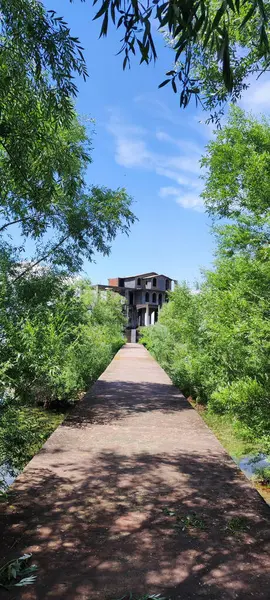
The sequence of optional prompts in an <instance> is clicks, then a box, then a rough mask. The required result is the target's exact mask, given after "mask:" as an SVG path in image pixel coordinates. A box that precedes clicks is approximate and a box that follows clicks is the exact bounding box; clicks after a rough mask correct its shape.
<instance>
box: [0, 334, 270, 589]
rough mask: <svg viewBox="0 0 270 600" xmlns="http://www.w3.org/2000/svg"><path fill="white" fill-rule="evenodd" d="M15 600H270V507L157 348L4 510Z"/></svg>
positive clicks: (125, 370) (127, 362)
mask: <svg viewBox="0 0 270 600" xmlns="http://www.w3.org/2000/svg"><path fill="white" fill-rule="evenodd" d="M0 508H1V511H2V515H1V520H0V528H1V538H2V544H1V550H0V558H1V563H0V564H3V563H4V562H5V561H6V560H9V559H11V558H13V557H17V556H19V555H21V554H22V553H23V552H28V551H30V552H32V553H33V558H34V562H35V563H36V564H38V572H37V574H38V576H37V581H36V584H35V585H33V586H29V587H28V588H17V590H16V588H13V589H12V591H10V592H7V591H5V590H2V591H1V592H0V595H1V598H2V597H3V598H7V600H13V599H15V598H16V599H17V598H22V599H24V600H45V599H46V600H60V599H61V600H62V599H65V600H79V599H80V600H114V599H118V598H121V597H122V596H124V595H125V594H128V593H129V592H131V591H132V592H133V594H134V597H135V598H139V597H140V596H142V595H144V594H150V593H152V594H153V593H160V594H162V596H164V597H166V598H171V599H176V598H177V599H179V600H191V599H196V600H198V599H200V598H205V599H206V600H234V599H239V600H269V599H270V527H269V516H270V510H269V508H268V506H267V505H266V503H265V502H264V501H263V499H262V498H261V497H260V496H259V494H258V493H257V491H256V490H255V489H254V488H253V487H252V486H251V484H250V482H249V481H248V480H247V479H246V478H245V476H244V475H243V474H242V473H241V472H240V471H239V469H238V468H237V467H236V465H235V464H234V462H233V461H232V460H231V459H230V457H229V456H228V454H227V453H226V452H225V450H224V449H223V448H222V446H221V445H220V443H219V442H218V440H217V439H216V438H215V436H214V435H213V434H212V432H211V431H210V430H209V429H208V428H207V426H206V425H205V423H204V422H203V421H202V419H201V417H200V416H199V415H198V414H197V413H196V411H195V410H193V408H192V407H191V406H190V404H189V403H188V402H187V401H186V400H185V398H184V397H183V396H182V395H181V393H180V392H179V390H178V389H176V388H175V387H174V386H173V385H172V383H171V382H170V380H169V378H168V376H167V375H166V374H165V372H164V371H163V370H162V369H161V368H160V367H159V365H158V364H157V363H156V362H155V360H154V359H153V358H152V357H151V356H150V355H149V353H148V352H147V351H146V350H145V349H144V348H143V347H142V346H140V345H138V344H134V345H133V344H127V345H126V346H124V348H123V349H122V350H120V352H119V353H118V354H117V355H116V357H115V358H114V360H113V361H112V363H111V364H110V365H109V367H108V368H107V370H106V371H105V372H104V373H103V375H102V376H101V377H100V379H99V380H98V381H97V383H96V384H95V385H94V386H93V387H92V389H91V390H90V391H89V393H88V394H87V395H86V396H85V398H84V399H83V401H82V402H81V403H80V404H79V405H78V406H77V407H76V408H75V409H74V411H73V412H72V413H71V414H70V415H69V417H68V418H67V419H66V420H65V421H64V423H63V424H62V425H61V426H60V427H58V429H57V430H56V431H55V432H54V433H53V435H52V436H51V437H50V438H49V440H48V441H47V442H46V444H45V445H44V447H43V448H42V450H41V451H40V452H39V453H38V454H37V455H36V456H35V457H34V458H33V459H32V461H31V462H30V463H29V464H28V465H27V467H26V468H25V470H24V472H23V473H22V474H21V475H20V476H19V477H18V478H17V480H16V482H15V484H14V486H13V491H12V503H11V506H9V507H8V506H5V505H1V507H0Z"/></svg>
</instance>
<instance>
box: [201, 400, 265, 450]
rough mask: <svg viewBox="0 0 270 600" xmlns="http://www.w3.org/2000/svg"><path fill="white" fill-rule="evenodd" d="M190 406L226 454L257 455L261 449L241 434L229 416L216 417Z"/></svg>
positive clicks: (236, 424)
mask: <svg viewBox="0 0 270 600" xmlns="http://www.w3.org/2000/svg"><path fill="white" fill-rule="evenodd" d="M192 406H193V407H194V408H195V409H196V410H198V412H199V413H200V416H201V417H202V418H203V420H204V421H205V423H206V424H207V425H208V427H209V428H210V429H212V431H213V432H214V434H215V436H216V437H217V439H218V440H219V441H220V443H221V444H222V446H223V447H224V448H225V450H227V452H228V453H229V454H230V455H231V456H233V457H235V458H241V457H242V456H246V455H249V454H258V453H259V452H260V451H261V450H262V447H261V446H260V445H259V444H258V443H256V442H255V441H254V440H251V439H248V438H247V437H245V436H243V433H242V434H241V429H240V428H239V422H237V421H236V420H233V419H232V417H231V416H229V415H216V414H213V413H211V412H209V411H208V410H207V408H205V407H200V406H198V405H196V403H193V402H192Z"/></svg>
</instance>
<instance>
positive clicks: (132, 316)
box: [97, 272, 174, 329]
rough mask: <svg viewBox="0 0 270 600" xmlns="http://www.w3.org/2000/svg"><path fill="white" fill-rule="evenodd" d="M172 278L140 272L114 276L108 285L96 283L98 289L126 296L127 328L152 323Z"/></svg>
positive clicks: (172, 281)
mask: <svg viewBox="0 0 270 600" xmlns="http://www.w3.org/2000/svg"><path fill="white" fill-rule="evenodd" d="M173 283H174V280H173V279H171V278H170V277H168V276H167V275H159V274H158V273H155V272H152V273H141V274H140V275H131V276H130V277H116V278H114V279H109V280H108V285H98V286H97V288H98V290H112V291H115V292H118V293H119V294H121V295H122V296H124V297H125V298H126V307H127V317H128V328H129V329H136V328H137V327H140V326H148V325H154V323H156V321H157V320H158V311H159V309H160V308H161V306H162V304H164V302H166V301H167V298H168V294H167V292H168V291H170V290H171V289H172V285H173Z"/></svg>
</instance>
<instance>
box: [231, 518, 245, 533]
mask: <svg viewBox="0 0 270 600" xmlns="http://www.w3.org/2000/svg"><path fill="white" fill-rule="evenodd" d="M227 529H228V530H229V531H230V533H241V532H244V531H248V529H249V524H248V520H247V519H246V518H245V517H233V518H232V519H231V520H230V521H229V522H228V524H227Z"/></svg>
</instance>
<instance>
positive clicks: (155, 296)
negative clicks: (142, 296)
mask: <svg viewBox="0 0 270 600" xmlns="http://www.w3.org/2000/svg"><path fill="white" fill-rule="evenodd" d="M156 301H157V295H156V294H153V296H152V302H154V304H155V303H156Z"/></svg>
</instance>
